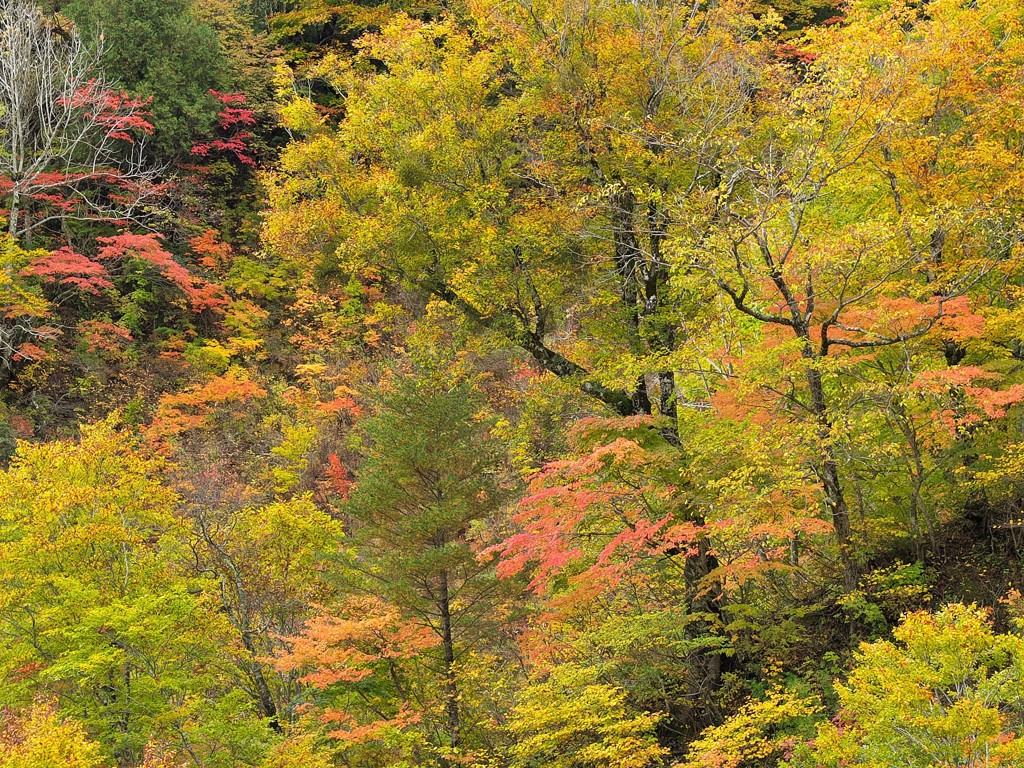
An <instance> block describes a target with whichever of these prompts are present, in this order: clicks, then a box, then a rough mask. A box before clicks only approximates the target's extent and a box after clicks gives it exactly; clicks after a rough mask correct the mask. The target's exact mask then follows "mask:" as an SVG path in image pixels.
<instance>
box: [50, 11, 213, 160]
mask: <svg viewBox="0 0 1024 768" xmlns="http://www.w3.org/2000/svg"><path fill="white" fill-rule="evenodd" d="M61 10H62V12H63V13H65V14H67V15H68V16H69V17H70V18H71V19H73V20H74V21H75V24H76V25H77V27H78V29H79V30H80V31H81V34H82V35H83V36H84V37H85V39H86V40H87V41H88V43H89V44H90V45H91V46H92V48H93V50H95V51H96V53H97V54H98V55H99V57H100V61H101V62H102V65H103V69H104V72H106V73H107V75H108V76H109V77H112V78H115V79H116V80H117V81H118V82H119V83H120V84H121V86H122V87H124V88H126V89H128V90H129V91H130V92H132V93H134V94H137V95H138V96H140V97H142V98H144V99H147V100H149V102H150V103H149V109H150V112H151V113H152V123H153V142H152V144H153V149H154V150H155V151H156V152H157V153H159V155H160V157H162V158H163V159H164V160H177V159H181V158H183V157H186V156H187V155H188V152H189V150H190V148H191V147H192V144H193V141H194V138H196V137H197V136H201V135H205V133H206V130H207V126H208V125H210V124H211V123H212V122H213V116H214V115H215V114H216V112H217V108H216V102H215V101H214V100H213V99H212V98H211V97H210V96H209V92H210V90H211V89H218V88H219V89H225V88H226V87H228V85H229V84H227V83H225V82H223V80H224V76H225V63H224V61H223V59H222V56H221V54H220V50H219V46H218V42H217V35H216V33H215V32H214V31H213V30H212V29H211V28H210V27H208V26H206V25H205V24H203V23H201V22H200V21H199V20H198V19H197V18H196V17H195V15H194V14H193V12H192V10H191V8H190V4H189V3H188V2H187V0H169V1H166V0H71V2H68V3H66V4H65V5H64V6H63V7H62V9H61Z"/></svg>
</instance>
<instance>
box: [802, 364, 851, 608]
mask: <svg viewBox="0 0 1024 768" xmlns="http://www.w3.org/2000/svg"><path fill="white" fill-rule="evenodd" d="M805 349H807V350H808V352H807V353H806V354H805V358H806V359H808V360H810V361H811V365H810V367H809V368H808V369H807V388H808V390H809V391H810V396H811V410H812V412H813V413H814V417H815V419H816V420H817V427H818V430H817V431H818V438H819V440H820V442H821V452H822V458H821V460H820V461H819V462H818V466H817V467H816V470H817V474H818V478H819V479H820V481H821V487H822V490H823V491H824V494H825V508H826V509H827V510H828V511H829V513H830V514H831V516H832V526H833V527H834V528H835V532H836V543H837V544H838V545H839V560H840V562H841V563H842V568H843V587H844V588H845V589H846V591H847V592H851V591H853V590H854V589H856V588H857V580H858V577H859V573H858V569H857V563H856V559H855V557H854V552H853V541H852V536H851V534H850V508H849V506H848V505H847V503H846V496H845V494H844V493H843V483H842V480H841V479H840V477H839V464H838V463H837V461H836V453H835V448H834V447H833V445H832V422H831V420H830V419H829V413H828V402H827V400H826V399H825V387H824V384H823V383H822V379H821V371H820V370H819V369H818V368H816V367H814V361H813V357H812V355H811V353H810V352H809V344H808V346H807V347H805Z"/></svg>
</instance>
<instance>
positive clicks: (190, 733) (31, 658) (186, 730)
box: [0, 422, 271, 766]
mask: <svg viewBox="0 0 1024 768" xmlns="http://www.w3.org/2000/svg"><path fill="white" fill-rule="evenodd" d="M160 473H161V461H160V460H159V459H158V458H155V457H152V456H147V455H145V454H143V453H142V452H141V451H139V450H138V446H137V443H136V441H135V439H134V438H133V437H132V436H131V435H130V434H126V433H124V432H118V431H116V429H115V428H114V425H113V422H107V423H101V424H98V425H95V426H92V427H86V428H84V429H83V434H82V439H81V441H80V442H79V443H73V442H70V441H65V442H60V441H58V442H52V443H48V444H43V445H38V446H30V445H27V444H22V445H21V446H20V447H19V455H18V457H17V458H16V459H15V460H14V462H13V464H12V467H11V469H10V470H8V471H7V472H4V473H3V474H2V475H0V499H2V502H3V504H2V506H3V512H2V513H0V534H2V535H0V555H2V557H0V632H2V633H3V635H4V637H5V643H4V647H3V650H2V652H0V670H2V672H3V675H4V679H5V680H6V681H8V683H9V684H8V685H6V686H5V687H4V690H3V695H2V697H0V704H2V705H4V706H12V705H13V706H26V705H27V704H28V703H29V701H30V700H31V698H32V697H33V696H35V695H37V694H42V693H44V692H45V693H47V694H52V695H55V696H56V697H57V701H58V703H59V706H60V710H61V712H62V714H63V713H66V714H70V715H73V716H74V717H75V718H76V719H78V720H79V721H80V722H81V723H82V724H83V726H85V728H86V729H87V730H88V731H89V732H90V734H91V735H93V736H95V737H96V738H97V740H98V741H99V742H100V744H101V745H102V746H103V748H104V749H105V750H106V751H107V752H109V753H110V754H111V755H113V756H114V757H115V758H116V759H117V760H119V761H120V762H122V763H123V764H126V765H134V764H137V763H139V762H141V761H142V760H143V757H144V753H145V751H146V746H147V744H148V743H150V742H151V741H156V742H158V743H161V744H163V745H164V746H165V747H166V748H167V749H168V750H170V751H173V752H174V753H175V754H178V755H189V756H190V757H191V758H192V759H193V760H194V761H196V762H202V761H205V764H206V765H210V766H220V765H233V764H236V763H235V762H234V761H235V760H239V761H242V762H243V763H244V762H246V761H248V762H250V763H252V762H255V761H256V759H257V758H258V756H259V754H260V752H261V750H262V748H263V746H264V745H265V744H266V742H267V741H269V740H270V736H269V734H270V733H271V732H270V730H269V729H268V728H267V727H266V725H265V723H264V721H262V720H261V719H260V717H259V716H258V715H257V713H256V712H254V711H253V709H252V707H251V705H250V704H249V702H247V701H246V697H245V696H244V695H243V694H241V693H240V692H238V691H236V690H233V687H234V686H233V680H232V676H231V675H230V674H226V672H227V670H226V669H225V667H224V664H225V662H230V661H231V660H232V659H233V658H234V656H235V655H236V653H237V651H236V650H235V649H233V647H232V646H233V642H234V637H233V632H232V630H231V627H230V625H229V624H228V623H227V621H226V619H225V618H224V617H223V616H221V615H220V614H219V612H218V608H219V603H218V602H217V601H216V600H215V598H214V595H215V586H214V585H213V584H211V583H209V582H205V581H203V580H199V579H194V578H189V577H188V575H187V573H186V572H184V571H183V570H182V569H181V568H180V567H179V566H177V565H176V562H175V556H174V553H176V552H183V551H187V546H186V542H187V537H186V536H184V535H183V534H185V530H183V528H182V526H183V522H182V521H181V520H180V519H179V518H178V517H177V515H175V512H174V505H175V503H176V497H175V495H174V494H173V493H172V492H171V491H170V490H169V489H168V488H167V487H166V486H164V485H163V484H162V483H161V478H160ZM226 649H227V650H226ZM225 650H226V652H225Z"/></svg>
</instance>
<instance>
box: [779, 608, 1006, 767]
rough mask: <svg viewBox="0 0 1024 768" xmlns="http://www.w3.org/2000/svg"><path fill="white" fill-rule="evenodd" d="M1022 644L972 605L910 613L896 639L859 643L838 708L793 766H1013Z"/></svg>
mask: <svg viewBox="0 0 1024 768" xmlns="http://www.w3.org/2000/svg"><path fill="white" fill-rule="evenodd" d="M1022 674H1024V640H1022V639H1021V638H1020V637H1017V636H1016V635H1008V634H998V633H996V632H994V631H993V629H992V625H991V623H990V620H989V617H988V616H987V615H986V612H985V611H984V610H982V609H980V608H977V607H976V606H964V605H958V604H953V605H948V606H946V607H945V608H943V609H942V610H941V611H939V612H938V613H936V614H934V615H931V614H928V613H925V612H917V613H912V614H908V615H907V616H906V617H905V618H904V620H903V622H902V623H901V624H900V626H899V627H898V628H897V629H896V631H895V632H894V641H888V640H884V641H880V642H877V643H871V644H864V645H863V646H861V649H860V652H859V653H858V654H857V658H856V661H855V667H854V669H853V671H852V673H851V674H850V677H849V679H848V680H847V681H846V682H845V683H842V684H837V685H836V691H837V692H838V694H839V703H840V707H841V709H840V711H839V714H838V715H837V717H836V720H835V722H834V723H824V724H822V725H821V726H820V727H819V728H818V734H817V736H816V737H815V739H814V740H813V742H811V743H810V744H808V745H806V746H804V747H802V748H801V749H800V750H799V751H798V753H797V754H796V755H795V756H794V759H793V761H792V763H791V765H793V766H825V767H826V768H830V767H832V766H840V765H848V766H857V765H864V766H875V765H892V764H895V763H898V764H900V765H906V766H910V767H911V768H916V767H917V766H920V767H921V768H924V767H925V766H934V765H958V766H977V768H981V766H986V765H1017V764H1018V763H1019V761H1020V760H1021V759H1022V756H1024V741H1022V740H1021V739H1019V738H1018V737H1017V733H1018V731H1019V728H1020V725H1021V718H1022V716H1024V709H1022V706H1021V699H1020V694H1019V688H1020V685H1021V679H1022Z"/></svg>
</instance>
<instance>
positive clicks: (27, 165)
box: [0, 0, 157, 239]
mask: <svg viewBox="0 0 1024 768" xmlns="http://www.w3.org/2000/svg"><path fill="white" fill-rule="evenodd" d="M0 40H2V47H0V107H2V109H0V137H2V142H3V149H4V151H3V152H2V153H0V179H2V181H3V186H2V187H0V194H2V196H3V199H4V200H6V207H7V210H8V221H7V230H8V232H10V233H11V235H12V236H14V237H15V238H16V239H20V238H25V237H28V236H30V235H31V234H32V233H33V232H35V231H37V230H39V229H40V228H43V227H46V226H50V227H54V228H57V229H58V230H59V229H60V226H59V225H60V223H61V222H64V221H66V220H74V219H85V220H95V219H99V220H103V221H108V220H113V219H120V220H125V219H131V218H133V217H134V216H137V215H141V214H142V213H143V212H144V211H145V209H146V206H147V204H150V203H151V202H152V201H153V199H154V194H155V191H156V189H157V187H156V185H155V184H154V182H155V180H156V171H155V170H154V169H153V168H152V167H151V166H150V165H149V164H148V158H147V157H146V156H145V152H144V146H145V138H146V136H147V135H148V134H149V133H150V132H151V131H152V125H151V124H150V122H149V113H148V106H147V103H146V101H145V100H144V99H139V98H135V97H132V96H129V95H127V94H126V93H124V92H122V91H121V90H119V89H118V88H117V87H116V86H114V85H113V82H112V81H111V80H110V79H109V77H108V76H107V75H106V74H105V73H104V72H103V71H102V70H101V69H100V66H99V57H98V54H97V53H96V52H94V51H92V50H90V48H89V47H88V46H87V45H86V43H85V42H84V41H83V40H82V38H81V37H80V36H79V34H78V33H77V32H76V31H74V30H65V29H61V28H59V27H56V26H55V25H54V24H52V23H50V22H49V21H47V20H46V19H45V18H44V17H43V15H42V13H41V11H40V10H39V8H38V7H37V6H36V5H35V3H32V2H29V1H28V0H17V1H13V0H12V2H7V3H4V5H3V7H2V9H0Z"/></svg>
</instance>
